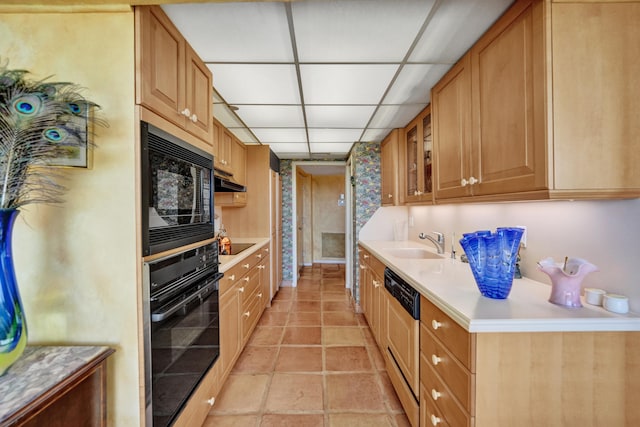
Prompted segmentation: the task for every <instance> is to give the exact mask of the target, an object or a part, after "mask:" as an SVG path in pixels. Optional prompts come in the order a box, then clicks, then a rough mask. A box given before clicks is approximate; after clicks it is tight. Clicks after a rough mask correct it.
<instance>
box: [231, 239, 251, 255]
mask: <svg viewBox="0 0 640 427" xmlns="http://www.w3.org/2000/svg"><path fill="white" fill-rule="evenodd" d="M253 245H255V243H233V242H232V243H231V253H230V254H229V255H238V254H239V253H240V252H242V251H244V250H245V249H249V248H250V247H251V246H253Z"/></svg>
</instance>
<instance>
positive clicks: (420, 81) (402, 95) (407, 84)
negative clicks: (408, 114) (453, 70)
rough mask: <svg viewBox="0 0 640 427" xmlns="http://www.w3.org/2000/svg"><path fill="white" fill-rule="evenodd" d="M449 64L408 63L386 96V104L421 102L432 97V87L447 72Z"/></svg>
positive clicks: (427, 100) (384, 101)
mask: <svg viewBox="0 0 640 427" xmlns="http://www.w3.org/2000/svg"><path fill="white" fill-rule="evenodd" d="M448 69H449V65H441V64H428V65H427V64H425V65H423V64H420V65H417V64H407V65H405V66H404V67H402V70H401V71H400V74H399V75H398V78H397V79H396V81H395V82H394V84H393V86H392V87H391V89H390V90H389V92H388V93H387V96H385V98H384V100H383V103H384V104H419V103H425V102H426V103H428V102H429V101H430V99H431V88H432V87H433V86H434V85H435V84H436V83H437V82H438V80H440V78H441V77H442V76H443V75H444V74H445V73H446V72H447V70H448Z"/></svg>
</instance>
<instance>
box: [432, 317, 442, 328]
mask: <svg viewBox="0 0 640 427" xmlns="http://www.w3.org/2000/svg"><path fill="white" fill-rule="evenodd" d="M440 326H442V323H440V322H438V321H437V320H435V319H434V320H432V321H431V327H432V328H433V329H438V328H439V327H440Z"/></svg>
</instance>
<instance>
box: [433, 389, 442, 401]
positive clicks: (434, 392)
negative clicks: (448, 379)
mask: <svg viewBox="0 0 640 427" xmlns="http://www.w3.org/2000/svg"><path fill="white" fill-rule="evenodd" d="M440 396H442V393H440V392H439V391H437V390H436V389H435V388H432V389H431V397H433V400H438V398H439V397H440Z"/></svg>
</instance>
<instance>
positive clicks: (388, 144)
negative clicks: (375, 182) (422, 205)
mask: <svg viewBox="0 0 640 427" xmlns="http://www.w3.org/2000/svg"><path fill="white" fill-rule="evenodd" d="M398 133H399V130H398V129H394V130H392V131H391V133H389V135H387V137H386V138H385V139H384V141H382V143H381V144H380V173H381V175H382V177H381V178H382V190H381V194H380V198H381V200H380V202H381V204H382V206H395V205H398V204H399V203H400V201H399V200H398Z"/></svg>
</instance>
